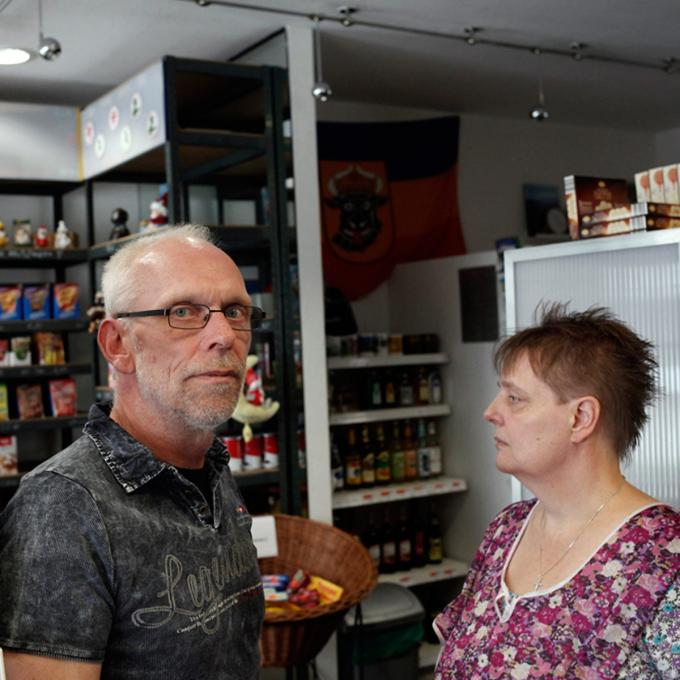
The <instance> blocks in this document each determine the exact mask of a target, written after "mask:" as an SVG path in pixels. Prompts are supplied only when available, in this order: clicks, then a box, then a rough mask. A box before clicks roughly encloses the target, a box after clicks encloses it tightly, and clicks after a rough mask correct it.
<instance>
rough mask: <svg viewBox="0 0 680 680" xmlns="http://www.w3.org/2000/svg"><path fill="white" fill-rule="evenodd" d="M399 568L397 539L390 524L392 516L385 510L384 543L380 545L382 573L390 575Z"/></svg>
mask: <svg viewBox="0 0 680 680" xmlns="http://www.w3.org/2000/svg"><path fill="white" fill-rule="evenodd" d="M396 568H397V538H396V534H395V531H394V527H393V526H392V523H391V522H390V514H389V512H388V511H387V510H385V519H384V521H383V526H382V543H381V545H380V571H381V572H382V573H383V574H390V573H391V572H393V571H394V570H395V569H396Z"/></svg>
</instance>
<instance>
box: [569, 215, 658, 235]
mask: <svg viewBox="0 0 680 680" xmlns="http://www.w3.org/2000/svg"><path fill="white" fill-rule="evenodd" d="M646 228H647V221H646V217H645V216H644V215H641V216H638V217H630V218H627V219H621V220H613V221H611V222H598V223H596V224H592V225H589V226H583V227H581V238H596V237H598V236H618V235H619V234H630V233H632V232H634V231H645V229H646Z"/></svg>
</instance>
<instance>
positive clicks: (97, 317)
mask: <svg viewBox="0 0 680 680" xmlns="http://www.w3.org/2000/svg"><path fill="white" fill-rule="evenodd" d="M86 314H87V318H88V319H89V324H88V326H87V332H88V333H96V332H97V330H98V329H99V324H100V323H101V320H102V319H103V318H104V317H105V316H106V312H105V311H104V294H103V293H102V292H101V291H100V290H98V291H97V292H96V293H95V294H94V302H93V303H92V306H91V307H89V308H88V310H87V312H86Z"/></svg>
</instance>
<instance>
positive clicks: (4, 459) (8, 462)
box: [0, 437, 19, 477]
mask: <svg viewBox="0 0 680 680" xmlns="http://www.w3.org/2000/svg"><path fill="white" fill-rule="evenodd" d="M17 474H19V466H18V461H17V438H16V437H0V477H9V476H10V475H17Z"/></svg>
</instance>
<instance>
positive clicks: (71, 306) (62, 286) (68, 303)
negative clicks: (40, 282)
mask: <svg viewBox="0 0 680 680" xmlns="http://www.w3.org/2000/svg"><path fill="white" fill-rule="evenodd" d="M79 296H80V286H79V285H78V284H77V283H55V284H53V286H52V305H53V306H52V312H53V314H52V316H53V317H54V318H55V319H78V318H79V317H80V300H79Z"/></svg>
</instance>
